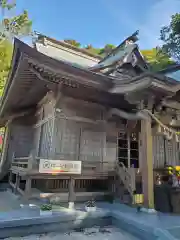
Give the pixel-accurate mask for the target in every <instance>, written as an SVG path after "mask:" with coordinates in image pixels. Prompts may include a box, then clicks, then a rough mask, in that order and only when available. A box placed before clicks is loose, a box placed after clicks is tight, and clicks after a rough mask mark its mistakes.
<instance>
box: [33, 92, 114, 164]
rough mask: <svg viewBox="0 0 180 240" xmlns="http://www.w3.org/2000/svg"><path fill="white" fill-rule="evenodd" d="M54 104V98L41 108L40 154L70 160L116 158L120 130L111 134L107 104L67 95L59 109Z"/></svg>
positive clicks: (38, 126) (37, 141) (37, 140)
mask: <svg viewBox="0 0 180 240" xmlns="http://www.w3.org/2000/svg"><path fill="white" fill-rule="evenodd" d="M54 106H55V104H54V100H53V101H50V102H46V103H44V104H43V105H42V107H41V108H39V110H38V111H37V124H36V125H35V137H34V146H35V149H36V155H38V156H40V157H44V158H50V159H66V160H67V159H69V160H82V161H103V160H106V161H115V160H116V135H117V133H116V132H115V131H114V135H113V136H108V134H109V132H110V131H109V132H108V130H107V129H108V127H109V124H108V123H107V122H106V121H105V114H106V109H105V108H104V107H102V106H99V105H97V104H93V103H89V102H84V101H80V100H76V99H72V98H70V97H66V96H63V98H61V100H60V101H59V102H57V103H56V109H57V110H56V111H55V108H54ZM43 120H45V121H44V122H43ZM46 120H47V121H46ZM40 122H41V123H42V124H38V123H40ZM111 130H112V129H111ZM111 135H112V134H111ZM106 147H107V148H106Z"/></svg>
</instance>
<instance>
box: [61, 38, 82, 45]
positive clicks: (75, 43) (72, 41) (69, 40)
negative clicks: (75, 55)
mask: <svg viewBox="0 0 180 240" xmlns="http://www.w3.org/2000/svg"><path fill="white" fill-rule="evenodd" d="M64 42H66V43H68V44H70V45H72V46H74V47H80V46H81V44H80V43H79V42H77V41H76V40H74V39H65V40H64Z"/></svg>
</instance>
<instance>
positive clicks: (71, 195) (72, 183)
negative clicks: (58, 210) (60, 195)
mask: <svg viewBox="0 0 180 240" xmlns="http://www.w3.org/2000/svg"><path fill="white" fill-rule="evenodd" d="M74 188H75V179H74V178H73V177H70V179H69V197H68V202H69V208H74V201H75V191H74Z"/></svg>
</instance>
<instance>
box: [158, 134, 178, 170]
mask: <svg viewBox="0 0 180 240" xmlns="http://www.w3.org/2000/svg"><path fill="white" fill-rule="evenodd" d="M153 156H154V159H153V163H154V168H162V167H164V165H165V164H168V165H180V158H179V143H177V142H176V141H175V140H170V141H168V140H167V139H165V138H164V136H162V135H155V136H153Z"/></svg>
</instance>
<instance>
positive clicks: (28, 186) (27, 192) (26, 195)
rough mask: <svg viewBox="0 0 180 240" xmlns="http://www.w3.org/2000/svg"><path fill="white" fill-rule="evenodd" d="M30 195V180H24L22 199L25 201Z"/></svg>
mask: <svg viewBox="0 0 180 240" xmlns="http://www.w3.org/2000/svg"><path fill="white" fill-rule="evenodd" d="M30 195H31V178H29V177H28V178H27V179H26V185H25V191H24V198H25V199H26V200H27V199H29V197H30Z"/></svg>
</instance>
